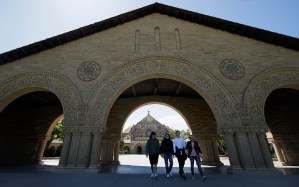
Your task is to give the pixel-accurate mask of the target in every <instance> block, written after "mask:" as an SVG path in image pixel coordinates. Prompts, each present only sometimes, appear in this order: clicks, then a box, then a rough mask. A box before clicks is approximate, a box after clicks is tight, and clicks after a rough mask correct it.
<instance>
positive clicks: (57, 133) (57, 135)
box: [46, 119, 64, 149]
mask: <svg viewBox="0 0 299 187" xmlns="http://www.w3.org/2000/svg"><path fill="white" fill-rule="evenodd" d="M63 120H64V119H61V120H60V121H59V122H58V123H57V125H55V127H54V129H53V131H52V134H51V137H50V139H49V140H48V142H47V145H46V149H48V148H49V146H50V144H51V142H52V141H53V140H59V141H63V139H64V133H63V130H62V124H63Z"/></svg>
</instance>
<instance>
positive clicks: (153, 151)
mask: <svg viewBox="0 0 299 187" xmlns="http://www.w3.org/2000/svg"><path fill="white" fill-rule="evenodd" d="M159 151H160V143H159V140H158V139H157V138H156V133H155V132H151V135H150V137H149V139H148V140H147V142H146V157H148V156H149V161H150V164H151V170H152V174H151V178H155V179H157V178H158V175H157V164H158V159H159Z"/></svg>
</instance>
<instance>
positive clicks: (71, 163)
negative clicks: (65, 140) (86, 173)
mask: <svg viewBox="0 0 299 187" xmlns="http://www.w3.org/2000/svg"><path fill="white" fill-rule="evenodd" d="M74 130H75V132H73V137H72V142H71V146H70V151H69V157H68V161H67V167H76V161H77V156H78V148H79V142H80V136H81V132H80V131H79V129H74Z"/></svg>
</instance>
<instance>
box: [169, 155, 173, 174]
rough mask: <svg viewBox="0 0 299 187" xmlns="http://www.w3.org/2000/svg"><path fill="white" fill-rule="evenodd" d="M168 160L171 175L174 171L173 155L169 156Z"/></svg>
mask: <svg viewBox="0 0 299 187" xmlns="http://www.w3.org/2000/svg"><path fill="white" fill-rule="evenodd" d="M168 158H169V168H168V172H169V174H170V173H171V170H172V166H173V159H172V154H169V156H168Z"/></svg>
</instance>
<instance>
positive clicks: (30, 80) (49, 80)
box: [0, 71, 81, 125]
mask: <svg viewBox="0 0 299 187" xmlns="http://www.w3.org/2000/svg"><path fill="white" fill-rule="evenodd" d="M26 88H30V89H32V88H41V89H46V90H49V91H50V92H52V93H54V94H55V95H56V96H57V97H58V99H59V100H60V102H61V104H62V107H63V111H64V118H65V121H64V124H65V125H70V124H75V123H76V121H77V111H78V106H79V105H80V104H81V98H80V95H79V93H78V92H77V90H76V88H75V86H74V85H73V84H72V83H70V82H69V81H68V80H66V78H64V77H63V76H61V75H58V74H56V73H52V72H43V71H38V72H29V73H23V74H20V75H17V76H14V77H11V78H9V79H7V80H5V81H3V82H1V83H0V90H1V92H0V100H1V99H4V98H5V97H6V96H9V95H10V94H13V93H14V92H17V91H19V90H22V89H26Z"/></svg>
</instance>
